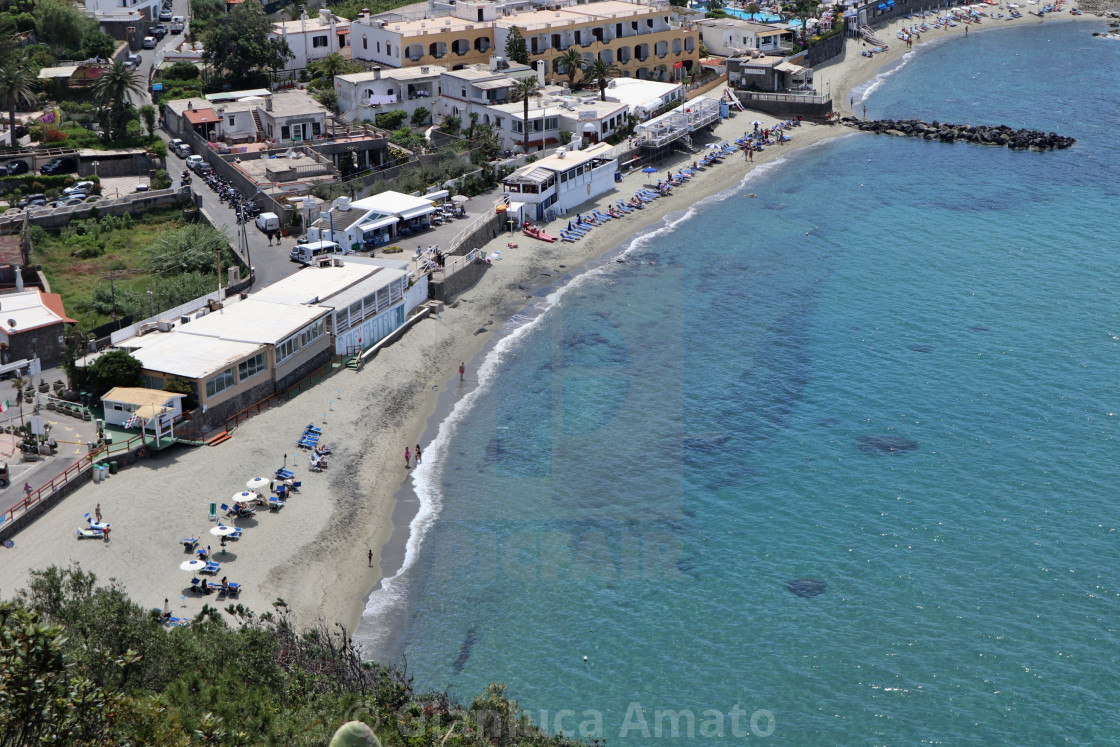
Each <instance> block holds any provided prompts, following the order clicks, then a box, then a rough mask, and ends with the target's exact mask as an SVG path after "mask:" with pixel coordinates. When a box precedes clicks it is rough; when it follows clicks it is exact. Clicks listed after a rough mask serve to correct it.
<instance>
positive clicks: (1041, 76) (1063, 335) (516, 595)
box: [357, 22, 1120, 745]
mask: <svg viewBox="0 0 1120 747" xmlns="http://www.w3.org/2000/svg"><path fill="white" fill-rule="evenodd" d="M1101 28H1103V24H1101ZM1093 30H1098V27H1097V25H1096V24H1069V23H1056V22H1047V23H1045V24H1042V25H1035V24H1032V25H1024V27H1022V28H1017V29H1012V30H1007V31H999V32H992V33H985V34H975V35H971V36H970V38H968V39H967V40H965V39H957V40H953V41H950V42H947V43H944V44H938V45H928V47H927V48H926V49H925V50H923V51H922V52H921V53H920V54H916V55H915V56H914V57H912V58H910V60H909V61H908V62H907V64H904V65H903V66H901V67H900V68H899V69H897V70H895V71H893V72H892V73H890V74H889V75H887V76H885V77H884V78H883V79H882V81H881V85H880V84H879V82H877V83H876V84H875V85H873V86H870V87H868V89H867V90H868V91H869V94H868V100H867V105H868V113H869V114H870V115H871V116H876V117H880V116H882V117H886V116H893V117H909V116H916V117H922V118H925V119H934V118H938V119H942V120H944V121H951V122H976V123H981V122H983V123H988V124H1008V125H1013V126H1028V127H1031V128H1037V129H1046V130H1050V129H1053V130H1055V131H1058V132H1060V133H1062V134H1066V135H1072V136H1074V137H1076V138H1077V139H1078V143H1077V145H1076V146H1075V147H1074V148H1073V149H1071V150H1067V151H1062V152H1054V153H1045V154H1039V153H1021V152H1011V151H1008V150H1003V149H995V148H981V147H976V146H969V145H965V144H956V145H942V144H936V143H927V142H923V141H917V140H909V139H903V138H892V137H876V136H868V135H854V136H849V137H846V138H843V139H840V140H836V141H832V142H829V143H826V144H824V145H821V146H818V147H814V148H810V149H807V150H806V151H802V152H799V153H797V154H794V155H792V156H789V157H788V158H786V159H785V160H784V161H783V162H781V163H780V164H779V165H778V166H777V167H775V168H771V169H769V170H763V169H760V170H759V171H757V172H756V173H755V174H754V175H753V176H751V177H750V179H749V180H748V182H747V183H746V184H745V185H744V186H743V188H741V189H739V190H737V191H735V192H734V193H732V194H728V195H723V196H722V197H721V198H720V199H715V200H711V201H708V202H706V203H703V204H699V205H697V206H695V207H694V208H693V209H692V210H691V211H690V212H689V214H688V215H687V216H677V217H676V219H675V220H674V221H673V224H672V225H671V226H665V227H662V228H660V229H659V230H657V231H656V232H653V233H651V234H649V235H647V236H645V237H642V238H641V239H639V240H637V241H635V242H634V243H633V245H631V246H630V247H629V248H628V250H627V252H626V253H625V254H624V255H623V256H624V258H625V260H626V261H625V262H624V263H614V262H605V263H602V264H601V265H599V266H597V267H596V268H594V269H592V270H590V271H588V272H587V273H584V274H583V275H581V276H580V277H578V278H577V279H576V280H574V281H572V282H571V283H569V284H567V285H566V286H565V287H564V288H562V289H561V290H559V291H558V292H557V293H555V294H554V295H553V296H552V297H550V298H549V299H543V298H542V299H539V301H538V303H537V304H536V306H535V308H534V309H530V310H529V312H527V313H526V315H524V316H523V317H519V318H518V319H516V320H514V322H513V323H511V325H510V326H509V330H508V331H509V334H508V336H507V337H506V339H504V340H503V341H501V342H500V343H499V344H498V345H497V347H496V348H495V350H494V351H492V352H491V353H490V354H489V355H488V357H487V359H486V360H485V361H484V362H480V363H479V364H477V365H478V366H479V367H478V375H479V376H480V377H482V378H483V379H484V381H485V384H484V385H483V386H481V387H479V388H478V389H477V390H475V391H474V392H472V393H470V394H467V395H466V396H465V397H464V398H463V400H462V402H461V403H460V404H461V406H459V407H458V408H456V410H455V412H454V413H453V415H452V417H451V418H449V420H448V421H446V422H445V423H444V424H443V425H442V426H441V429H440V435H439V437H438V438H437V440H436V443H435V444H433V446H432V447H430V448H429V449H426V450H425V459H426V462H427V465H426V467H425V468H424V470H422V471H420V472H418V473H417V477H416V481H417V484H416V487H417V492H418V494H419V496H420V498H421V501H422V502H423V508H422V511H421V517H420V519H419V520H418V521H417V522H416V526H415V531H414V534H413V537H412V540H411V544H410V547H409V556H408V560H407V561H406V565H407V566H408V570H407V571H406V572H405V573H403V575H402V576H401V577H399V578H396V579H393V580H392V581H391V582H390V584H389V588H388V589H386V590H383V591H380V592H377V593H375V594H374V595H373V597H372V598H371V601H370V606H369V609H368V611H367V617H366V619H365V621H364V622H363V625H362V627H361V628H360V629H359V631H358V636H357V638H358V639H359V640H364V641H366V642H368V643H371V644H373V645H375V646H376V647H378V648H379V649H380V653H382V654H383V655H386V656H390V657H399V656H402V655H403V656H404V657H405V658H406V659H407V664H408V667H409V671H410V673H411V674H412V675H414V676H415V677H416V679H417V683H418V684H419V685H421V686H425V687H427V686H430V687H437V688H447V689H450V690H451V691H452V692H454V693H456V694H458V695H460V696H463V697H469V696H470V695H472V694H474V693H476V692H478V691H480V690H481V689H482V688H483V687H484V686H485V685H486V684H487V683H488V682H490V681H494V680H497V681H502V682H505V683H507V685H508V686H509V692H510V694H511V695H512V696H513V697H515V698H516V699H517V700H518V701H519V702H520V703H521V705H522V706H523V707H524V708H525V709H526V710H527V711H528V712H529V713H530V715H532V716H533V717H534V718H535V719H536V720H538V722H542V723H544V724H546V725H547V726H548V727H549V728H550V729H556V728H557V727H559V728H561V729H563V730H564V731H566V732H569V733H572V734H573V735H577V736H578V735H579V733H580V729H581V725H582V728H583V730H584V731H585V732H591V733H594V734H595V735H596V736H601V737H605V738H606V739H607V740H608V743H609V744H623V745H648V744H654V743H658V744H660V743H665V744H685V743H688V744H692V743H707V744H731V743H738V742H742V741H751V740H753V741H755V742H760V743H776V744H804V745H819V744H887V743H889V744H915V743H945V744H1032V745H1033V744H1038V745H1043V744H1046V745H1049V744H1056V743H1059V742H1066V743H1071V744H1102V743H1110V742H1115V741H1116V740H1117V739H1118V737H1117V734H1118V733H1120V717H1118V715H1117V706H1116V703H1117V702H1118V700H1120V677H1118V674H1117V664H1118V661H1117V660H1118V651H1120V640H1118V639H1120V636H1118V634H1117V630H1116V626H1117V625H1118V624H1120V622H1118V621H1120V614H1118V612H1120V576H1118V560H1120V532H1118V531H1117V527H1118V526H1120V520H1118V518H1117V513H1116V510H1115V500H1116V499H1115V493H1116V485H1117V483H1118V481H1120V479H1118V478H1120V474H1118V473H1120V469H1118V464H1120V462H1118V460H1117V439H1116V436H1117V427H1118V426H1117V422H1118V419H1120V387H1117V385H1116V383H1115V382H1116V379H1117V376H1116V374H1117V361H1118V360H1120V309H1118V306H1117V288H1118V285H1120V284H1118V281H1120V271H1118V269H1117V263H1116V257H1117V249H1118V248H1120V242H1118V241H1117V229H1118V228H1120V221H1118V219H1117V217H1116V216H1117V214H1116V206H1117V204H1118V202H1117V200H1118V198H1120V194H1118V191H1120V188H1118V186H1117V185H1118V184H1120V145H1118V144H1117V141H1116V138H1115V133H1116V132H1117V131H1118V130H1120V44H1116V43H1115V42H1107V41H1101V40H1097V39H1093V38H1092V37H1091V36H1090V32H1091V31H1093ZM734 167H735V165H734V164H728V165H727V166H725V167H724V168H734ZM749 193H754V194H756V195H757V197H755V198H750V197H748V196H747V195H748V194H749ZM542 309H544V310H543V311H541V310H542ZM473 368H474V367H473V366H472V369H473ZM472 372H473V371H472ZM885 439H893V441H891V443H895V444H897V445H901V446H904V447H905V446H910V445H912V446H913V447H914V448H912V449H909V450H904V451H895V452H886V451H881V450H879V449H876V448H875V444H883V443H884V442H885ZM421 539H422V541H421ZM797 579H815V580H819V581H822V582H824V583H825V584H827V588H826V589H825V591H824V592H823V593H822V594H820V595H819V596H814V597H810V598H803V597H799V596H796V595H794V594H793V593H791V592H790V591H789V590H788V588H787V584H788V582H790V581H791V580H797ZM389 619H392V620H393V625H394V628H395V633H394V635H392V636H389V637H386V636H383V635H379V630H380V628H381V626H382V625H384V624H385V621H386V620H389ZM585 656H586V657H587V660H586V661H584V658H583V657H585ZM560 709H568V711H570V712H569V713H560V714H558V711H559V710H560ZM542 710H543V711H545V712H542ZM659 711H660V713H658V712H659ZM666 712H673V713H672V715H671V716H670V715H667V713H666ZM690 716H691V717H692V719H694V720H693V721H692V722H691V723H692V725H691V727H690V720H689V717H690ZM752 717H753V718H752ZM674 719H675V726H676V729H675V731H674ZM752 729H753V730H752Z"/></svg>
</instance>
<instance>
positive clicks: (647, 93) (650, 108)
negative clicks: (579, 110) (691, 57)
mask: <svg viewBox="0 0 1120 747" xmlns="http://www.w3.org/2000/svg"><path fill="white" fill-rule="evenodd" d="M684 98H685V90H684V86H683V85H681V84H680V83H660V82H658V81H654V80H639V79H638V78H615V79H613V80H611V82H610V83H608V84H607V101H617V102H618V103H620V104H625V105H626V108H627V110H628V112H629V113H630V114H631V115H633V116H634V117H636V118H637V119H638V121H639V122H644V121H646V120H647V119H649V118H650V117H652V116H653V115H654V114H656V113H657V112H658V111H660V110H661V109H663V108H665V107H666V106H669V105H671V104H675V103H680V102H683V101H684Z"/></svg>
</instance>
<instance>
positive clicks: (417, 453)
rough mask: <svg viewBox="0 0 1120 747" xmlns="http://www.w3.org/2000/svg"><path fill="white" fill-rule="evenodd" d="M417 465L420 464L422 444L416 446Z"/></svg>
mask: <svg viewBox="0 0 1120 747" xmlns="http://www.w3.org/2000/svg"><path fill="white" fill-rule="evenodd" d="M416 464H417V465H419V464H420V444H416Z"/></svg>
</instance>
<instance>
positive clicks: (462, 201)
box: [451, 195, 470, 205]
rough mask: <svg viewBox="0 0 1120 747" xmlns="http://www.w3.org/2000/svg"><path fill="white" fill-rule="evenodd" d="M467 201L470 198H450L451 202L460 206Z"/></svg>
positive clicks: (460, 196) (461, 196)
mask: <svg viewBox="0 0 1120 747" xmlns="http://www.w3.org/2000/svg"><path fill="white" fill-rule="evenodd" d="M469 199H470V198H469V197H467V196H466V195H455V196H454V197H452V198H451V201H452V202H457V203H459V204H460V205H461V204H463V203H464V202H466V201H467V200H469Z"/></svg>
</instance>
